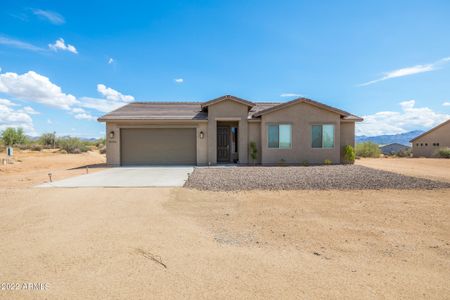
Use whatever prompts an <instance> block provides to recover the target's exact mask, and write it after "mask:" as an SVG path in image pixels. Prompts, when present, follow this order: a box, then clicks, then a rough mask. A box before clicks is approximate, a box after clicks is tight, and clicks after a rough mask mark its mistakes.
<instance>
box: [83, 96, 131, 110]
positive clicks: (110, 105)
mask: <svg viewBox="0 0 450 300" xmlns="http://www.w3.org/2000/svg"><path fill="white" fill-rule="evenodd" d="M126 104H128V102H122V101H111V100H107V99H99V98H90V97H82V98H80V106H82V107H85V108H89V109H95V110H97V111H99V112H103V113H108V112H110V111H112V110H115V109H117V108H119V107H121V106H124V105H126Z"/></svg>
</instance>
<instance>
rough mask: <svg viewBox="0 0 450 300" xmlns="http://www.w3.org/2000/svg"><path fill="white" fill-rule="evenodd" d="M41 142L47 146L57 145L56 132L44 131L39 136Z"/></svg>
mask: <svg viewBox="0 0 450 300" xmlns="http://www.w3.org/2000/svg"><path fill="white" fill-rule="evenodd" d="M39 144H41V145H42V146H43V147H45V148H53V147H55V146H56V134H55V133H44V134H42V135H41V136H40V137H39Z"/></svg>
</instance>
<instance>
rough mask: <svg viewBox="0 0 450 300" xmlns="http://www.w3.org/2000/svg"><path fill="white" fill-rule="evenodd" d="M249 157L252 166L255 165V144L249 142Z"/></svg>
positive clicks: (256, 154) (256, 150)
mask: <svg viewBox="0 0 450 300" xmlns="http://www.w3.org/2000/svg"><path fill="white" fill-rule="evenodd" d="M250 157H251V158H252V162H253V164H255V163H256V159H257V158H258V149H257V147H256V143H255V142H250Z"/></svg>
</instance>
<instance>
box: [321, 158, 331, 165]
mask: <svg viewBox="0 0 450 300" xmlns="http://www.w3.org/2000/svg"><path fill="white" fill-rule="evenodd" d="M323 164H324V165H332V164H333V162H332V161H331V160H330V159H325V160H324V161H323Z"/></svg>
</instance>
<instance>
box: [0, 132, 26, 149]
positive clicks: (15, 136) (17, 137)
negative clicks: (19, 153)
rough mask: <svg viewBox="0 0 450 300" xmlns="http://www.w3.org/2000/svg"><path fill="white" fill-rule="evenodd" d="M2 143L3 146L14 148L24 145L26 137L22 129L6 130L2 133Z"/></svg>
mask: <svg viewBox="0 0 450 300" xmlns="http://www.w3.org/2000/svg"><path fill="white" fill-rule="evenodd" d="M2 142H3V144H4V145H5V146H7V147H10V146H15V145H22V144H26V142H27V137H26V136H25V134H24V132H23V129H22V128H17V129H16V128H6V129H5V130H3V131H2Z"/></svg>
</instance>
